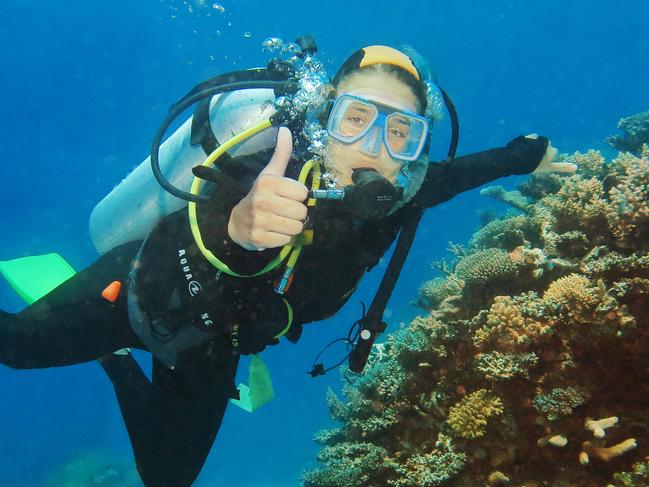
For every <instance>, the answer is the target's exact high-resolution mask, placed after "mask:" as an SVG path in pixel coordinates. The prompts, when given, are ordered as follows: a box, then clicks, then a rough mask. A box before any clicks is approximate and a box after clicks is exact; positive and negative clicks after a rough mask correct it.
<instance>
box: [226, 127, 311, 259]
mask: <svg viewBox="0 0 649 487" xmlns="http://www.w3.org/2000/svg"><path fill="white" fill-rule="evenodd" d="M292 151H293V139H292V136H291V131H290V130H289V129H287V128H285V127H281V128H280V129H279V132H278V134H277V146H276V147H275V152H274V154H273V157H271V159H270V161H269V162H268V165H267V166H266V167H265V168H264V170H263V171H262V172H261V173H260V174H259V176H257V179H256V180H255V183H254V184H253V186H252V189H251V190H250V192H249V193H248V194H247V195H246V196H245V198H243V199H242V200H241V201H240V202H239V203H238V204H237V205H236V206H235V207H234V208H233V209H232V213H231V214H230V220H229V221H228V235H229V236H230V238H231V239H232V240H233V241H234V242H236V243H237V244H239V245H240V246H241V247H243V248H244V249H247V250H264V249H267V248H272V247H281V246H282V245H286V244H287V243H289V242H290V241H291V239H292V238H293V237H294V236H295V235H298V234H300V233H301V232H302V229H303V221H304V219H305V218H306V214H307V208H306V205H305V203H304V202H305V200H306V199H307V197H308V195H309V191H308V189H307V187H306V186H305V185H304V184H302V183H300V182H299V181H296V180H294V179H291V178H287V177H284V174H285V173H286V168H287V167H288V163H289V161H290V159H291V152H292Z"/></svg>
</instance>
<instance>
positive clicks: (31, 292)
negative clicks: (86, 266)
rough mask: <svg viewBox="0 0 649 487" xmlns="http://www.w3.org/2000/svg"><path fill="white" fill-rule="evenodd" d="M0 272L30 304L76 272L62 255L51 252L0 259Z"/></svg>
mask: <svg viewBox="0 0 649 487" xmlns="http://www.w3.org/2000/svg"><path fill="white" fill-rule="evenodd" d="M0 274H2V275H3V276H4V278H5V279H6V280H7V282H9V284H10V285H11V287H12V288H13V289H14V291H16V292H17V293H18V294H19V295H20V297H21V298H23V299H24V300H25V301H26V302H27V304H32V303H33V302H34V301H37V300H39V299H40V298H42V297H43V296H45V295H46V294H47V293H49V292H50V291H51V290H52V289H54V288H55V287H57V286H58V285H60V284H62V283H63V282H65V281H67V280H68V279H70V278H71V277H72V276H74V275H75V274H76V272H75V270H74V269H73V268H72V266H71V265H70V264H68V263H67V262H66V261H65V259H64V258H63V257H61V256H60V255H59V254H54V253H53V254H45V255H34V256H30V257H21V258H19V259H13V260H5V261H0Z"/></svg>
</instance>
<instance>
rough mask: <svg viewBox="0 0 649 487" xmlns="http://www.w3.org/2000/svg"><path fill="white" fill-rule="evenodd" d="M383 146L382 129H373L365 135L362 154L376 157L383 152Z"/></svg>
mask: <svg viewBox="0 0 649 487" xmlns="http://www.w3.org/2000/svg"><path fill="white" fill-rule="evenodd" d="M382 145H383V131H382V130H381V127H376V126H375V127H372V128H371V129H370V130H369V132H368V133H367V134H366V135H365V137H364V140H363V146H362V147H361V152H363V153H365V154H368V155H370V156H373V157H376V156H378V155H379V154H380V152H381V146H382Z"/></svg>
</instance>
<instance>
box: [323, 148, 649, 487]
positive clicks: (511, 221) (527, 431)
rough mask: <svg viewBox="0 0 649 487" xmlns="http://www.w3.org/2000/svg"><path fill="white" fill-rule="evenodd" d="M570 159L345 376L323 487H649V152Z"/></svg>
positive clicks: (447, 268)
mask: <svg viewBox="0 0 649 487" xmlns="http://www.w3.org/2000/svg"><path fill="white" fill-rule="evenodd" d="M567 160H568V161H573V162H578V163H579V164H580V168H579V170H578V171H577V173H575V174H572V175H571V176H568V177H566V176H559V175H556V174H553V175H546V176H547V177H539V176H532V177H531V178H530V179H529V180H528V181H529V182H528V183H524V184H523V185H521V186H520V187H519V189H520V191H521V193H522V194H523V195H524V196H526V197H527V203H526V205H519V209H518V211H521V212H522V213H523V214H519V215H517V216H515V217H512V216H511V215H510V216H505V217H502V218H501V220H494V221H492V222H491V223H488V224H487V225H486V226H485V228H483V229H482V230H481V231H480V232H479V233H477V234H476V235H475V236H474V237H473V239H472V243H471V245H468V246H465V247H461V246H453V247H452V252H453V254H454V255H455V257H456V258H458V259H460V260H459V263H457V264H456V265H455V268H453V266H452V265H438V266H437V267H438V269H439V270H440V271H441V272H442V273H443V274H444V275H445V276H446V279H452V280H453V283H456V284H457V285H458V286H457V289H455V290H454V292H453V293H452V294H451V295H448V296H444V295H442V293H443V292H444V291H442V290H441V289H442V281H437V282H436V283H435V285H434V286H438V285H439V288H437V289H439V290H440V291H439V292H440V294H436V293H437V292H438V291H437V290H435V291H434V292H433V294H436V295H437V296H439V298H435V300H434V301H435V303H434V304H435V307H434V308H430V310H429V312H427V313H426V314H424V315H423V316H421V317H418V318H417V319H415V320H413V321H412V322H411V323H410V324H409V326H407V327H405V328H403V329H402V330H399V331H398V332H396V333H393V334H392V335H389V336H388V337H386V338H385V339H384V340H383V343H382V344H381V348H378V347H377V348H376V350H375V351H373V353H372V355H371V357H370V360H369V362H368V364H367V366H366V368H365V372H364V373H363V374H362V375H354V374H351V373H350V372H347V373H345V374H344V376H345V378H346V379H347V381H348V384H347V385H346V386H345V387H344V388H343V391H344V394H345V400H341V399H338V398H337V397H335V396H334V395H330V397H329V403H330V409H331V414H332V416H333V417H335V418H336V419H337V420H339V421H341V422H342V424H341V426H340V428H338V429H336V430H333V431H331V432H327V433H322V434H321V435H319V439H320V440H321V441H322V442H324V443H325V444H326V445H327V446H328V447H334V446H338V445H339V446H341V450H327V452H328V453H327V455H325V456H324V457H321V458H320V460H321V462H322V463H323V464H324V468H323V469H322V472H321V473H320V474H317V477H316V478H317V479H318V480H319V481H321V482H327V480H326V478H331V479H333V480H330V481H329V483H328V484H327V483H323V485H360V483H361V482H364V484H363V485H367V486H393V487H395V486H399V487H401V486H409V485H440V486H447V487H468V486H476V485H516V486H521V485H526V486H543V485H556V486H568V485H573V486H580V487H583V486H590V485H602V486H607V487H608V486H614V487H630V486H634V487H641V486H645V487H649V463H647V462H646V457H647V456H649V422H647V418H646V416H647V414H646V411H647V409H646V405H647V404H649V387H648V386H647V384H649V355H648V354H647V350H649V327H647V323H649V233H646V232H647V230H646V229H647V222H646V219H645V217H646V213H645V210H644V207H643V204H644V203H645V202H646V199H647V198H646V196H642V195H644V194H645V193H644V191H646V186H647V180H646V176H647V174H646V173H647V171H646V170H645V168H646V161H647V160H649V149H646V150H645V153H643V154H642V155H641V156H640V157H634V156H632V155H630V154H622V155H620V156H618V157H617V158H615V159H614V160H613V161H607V162H604V161H603V158H602V157H601V155H600V154H599V153H597V152H594V151H589V152H588V153H586V154H575V155H573V156H570V157H569V158H568V159H567ZM631 187H633V188H634V189H633V190H629V189H628V188H631ZM629 191H630V192H631V193H633V194H626V192H629ZM632 196H633V197H632ZM634 198H635V199H634ZM643 199H644V200H643ZM440 258H441V256H440ZM438 260H439V259H438ZM434 286H431V287H434ZM455 292H457V293H455ZM498 296H501V297H498ZM540 296H542V297H540ZM427 311H428V310H427ZM471 391H478V392H473V393H471ZM480 391H482V392H480ZM487 391H489V392H487ZM481 401H482V403H481ZM485 403H486V406H485ZM481 407H486V411H487V412H490V413H492V414H491V416H489V415H488V414H486V413H485V410H482V409H481ZM481 411H482V412H481ZM496 415H497V417H496ZM615 417H619V418H624V419H623V420H622V421H619V422H618V423H617V424H615V427H614V428H613V427H612V424H613V423H614V422H615V421H614V418H615ZM590 418H603V419H590ZM586 424H587V425H588V426H589V427H588V428H586V427H585V425H586ZM496 425H497V427H493V426H496ZM607 428H608V429H607ZM445 433H446V434H448V433H450V434H452V436H453V441H454V443H453V445H452V446H451V445H450V442H449V441H448V440H446V439H445V440H440V438H442V436H443V435H444V434H445ZM602 434H605V435H604V437H602ZM539 438H540V439H541V440H539ZM625 439H628V440H626V441H621V440H625ZM605 440H606V441H607V442H608V444H606V443H604V441H605ZM359 444H368V445H373V446H372V447H370V446H365V447H354V448H357V449H356V450H354V451H351V450H350V448H351V447H350V445H359ZM584 445H585V446H584ZM582 447H583V448H582ZM346 451H350V453H349V454H347V453H345V452H346ZM372 452H375V453H376V454H373V453H372ZM450 452H453V454H451V453H450ZM621 452H623V454H619V455H617V456H616V454H618V453H621ZM337 457H340V461H338V458H337ZM578 459H579V460H578ZM460 460H461V461H460ZM604 460H606V465H601V462H602V461H604ZM578 461H581V463H582V464H583V466H580V465H579V464H578V463H577V462H578ZM371 462H375V463H374V464H373V465H370V463H371ZM588 462H591V463H595V464H596V465H595V467H596V468H592V467H588V466H587V465H588V464H589V463H588ZM631 465H633V468H631ZM357 467H358V468H357ZM600 467H604V468H600ZM629 470H631V471H629ZM616 471H618V472H619V473H615V472H616ZM336 482H337V483H336ZM310 485H317V484H310Z"/></svg>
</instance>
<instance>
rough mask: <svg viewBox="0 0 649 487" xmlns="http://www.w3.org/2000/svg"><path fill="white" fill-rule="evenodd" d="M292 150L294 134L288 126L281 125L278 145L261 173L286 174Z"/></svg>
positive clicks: (278, 133)
mask: <svg viewBox="0 0 649 487" xmlns="http://www.w3.org/2000/svg"><path fill="white" fill-rule="evenodd" d="M292 152H293V136H292V135H291V131H290V130H289V129H288V128H286V127H280V128H279V131H278V132H277V145H276V146H275V152H274V153H273V157H271V158H270V161H269V162H268V164H267V165H266V167H265V168H264V170H263V171H262V172H261V174H266V175H271V176H284V173H285V172H286V167H287V166H288V162H289V160H290V159H291V153H292Z"/></svg>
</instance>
